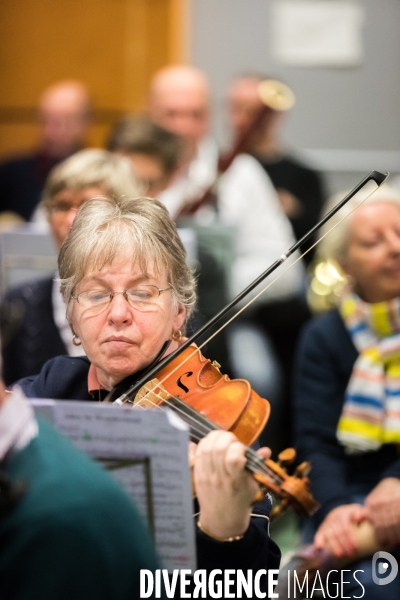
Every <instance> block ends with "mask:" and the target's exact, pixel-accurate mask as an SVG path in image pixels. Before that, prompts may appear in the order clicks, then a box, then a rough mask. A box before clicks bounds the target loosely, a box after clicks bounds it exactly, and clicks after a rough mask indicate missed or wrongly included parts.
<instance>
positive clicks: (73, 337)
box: [72, 333, 82, 346]
mask: <svg viewBox="0 0 400 600" xmlns="http://www.w3.org/2000/svg"><path fill="white" fill-rule="evenodd" d="M76 340H79V338H78V336H77V335H76V333H74V335H73V336H72V343H73V345H74V346H82V342H81V340H79V342H77V341H76Z"/></svg>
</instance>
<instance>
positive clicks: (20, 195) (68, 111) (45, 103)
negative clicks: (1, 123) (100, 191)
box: [0, 80, 91, 220]
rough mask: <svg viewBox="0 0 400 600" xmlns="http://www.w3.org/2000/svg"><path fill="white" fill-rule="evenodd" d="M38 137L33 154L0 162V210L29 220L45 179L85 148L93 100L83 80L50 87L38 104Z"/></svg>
mask: <svg viewBox="0 0 400 600" xmlns="http://www.w3.org/2000/svg"><path fill="white" fill-rule="evenodd" d="M38 122H39V139H38V145H37V149H36V150H34V151H33V152H32V153H29V154H25V155H21V156H17V157H14V158H12V159H10V160H6V161H5V162H3V163H2V164H0V212H3V211H12V212H14V213H17V214H18V215H19V216H20V217H22V218H23V219H25V220H29V219H30V218H31V216H32V214H33V212H34V210H35V208H36V206H37V205H38V203H39V200H40V195H41V192H42V189H43V186H44V182H45V180H46V178H47V175H48V174H49V172H50V171H51V169H52V168H53V167H54V166H55V165H56V164H57V163H58V162H60V161H61V160H64V159H65V158H67V157H68V156H70V155H71V154H74V153H75V152H76V151H78V150H80V149H82V148H83V147H84V146H85V143H86V136H87V133H88V128H89V126H90V122H91V102H90V98H89V93H88V90H87V88H86V86H85V85H84V84H83V83H82V82H80V81H73V80H71V81H69V80H68V81H60V82H58V83H55V84H54V85H52V86H51V87H49V88H47V89H46V90H45V91H44V92H43V94H42V96H41V98H40V101H39V106H38Z"/></svg>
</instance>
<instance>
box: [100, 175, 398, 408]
mask: <svg viewBox="0 0 400 600" xmlns="http://www.w3.org/2000/svg"><path fill="white" fill-rule="evenodd" d="M388 176H389V173H380V172H379V171H371V173H369V175H367V176H366V177H364V179H363V180H362V181H360V183H359V184H358V185H356V186H355V188H353V189H352V190H351V192H349V194H347V196H345V198H343V200H341V201H340V202H338V203H337V204H336V206H334V207H333V208H332V209H331V210H330V211H329V212H328V213H327V214H326V215H325V216H324V217H323V218H322V219H321V220H320V221H319V222H318V223H317V224H316V225H314V227H312V228H311V229H310V230H309V231H308V232H307V233H306V234H305V235H304V236H303V237H302V238H301V239H300V240H298V241H297V242H296V243H295V244H293V246H291V247H290V248H289V250H287V252H286V253H285V254H282V256H280V257H279V258H278V259H277V260H276V261H275V262H274V263H272V264H271V265H270V266H269V267H268V268H267V269H266V270H265V271H264V272H263V273H261V275H259V276H258V277H257V278H256V279H255V280H254V281H253V282H252V283H250V284H249V285H248V286H247V287H246V288H245V289H244V290H242V291H241V292H240V293H239V294H238V295H237V296H236V297H235V298H234V299H233V300H231V302H229V303H228V304H227V305H226V306H225V307H224V308H223V309H221V310H220V311H219V312H218V313H217V314H216V315H215V316H214V317H212V318H211V319H210V320H209V321H208V322H207V323H205V324H204V325H203V326H202V327H200V329H198V330H197V331H196V332H195V333H194V334H193V335H191V336H190V337H189V338H188V339H187V340H186V341H185V342H183V343H182V344H181V345H180V346H179V348H177V349H176V350H174V352H171V354H168V355H167V356H165V357H164V358H163V359H161V360H160V361H159V362H156V364H154V362H153V363H152V365H151V368H148V369H146V370H145V371H144V373H143V374H142V376H141V378H140V379H139V381H137V382H136V383H134V384H133V385H131V386H130V387H129V388H128V389H127V390H126V391H124V392H123V393H122V394H121V395H119V396H118V394H119V393H120V390H121V387H120V386H121V384H123V381H122V382H121V383H119V384H117V386H116V387H115V388H113V390H111V392H110V393H109V394H108V396H107V397H106V399H105V401H106V402H117V403H118V404H123V403H124V402H125V401H126V400H127V399H128V398H131V397H132V396H135V395H136V393H137V392H138V391H139V389H140V388H141V387H143V386H144V385H145V384H146V383H147V382H148V381H149V380H150V379H153V378H154V377H155V376H156V374H157V373H158V371H160V370H161V369H163V368H164V367H166V366H167V365H168V364H169V363H170V362H172V361H173V360H174V359H175V358H177V357H178V356H179V354H181V352H183V351H184V350H185V349H186V348H187V347H188V346H190V345H191V344H193V343H194V342H196V341H197V340H198V339H199V338H200V337H201V336H202V335H203V334H204V333H206V332H207V331H209V330H210V329H211V328H212V327H213V326H214V325H215V324H216V323H218V322H219V321H220V320H221V319H222V318H223V317H224V316H225V315H226V314H227V313H228V312H229V311H230V310H232V308H234V307H235V306H237V305H238V304H239V302H241V301H242V300H243V299H244V298H245V297H246V296H247V295H248V294H250V292H252V291H253V290H254V289H255V288H256V287H257V286H258V285H260V283H262V282H263V281H264V280H265V279H266V278H267V277H269V276H270V275H271V274H272V273H273V272H274V271H276V269H277V268H278V267H280V266H281V265H282V264H283V263H284V262H286V260H287V259H288V258H289V257H290V256H292V254H294V253H295V252H296V251H297V250H298V249H299V248H300V246H302V245H303V244H304V243H305V242H307V241H308V240H309V239H310V238H311V237H312V236H313V235H314V233H315V232H316V231H318V230H319V229H320V228H321V227H322V226H323V225H325V223H327V222H328V221H329V220H330V219H331V218H332V217H333V216H334V215H335V214H336V213H337V212H338V211H339V210H340V209H341V208H342V207H343V206H344V205H345V204H347V202H348V201H349V200H351V198H353V197H354V196H355V195H356V194H357V193H358V192H359V191H360V190H361V189H362V188H363V187H364V186H365V185H366V184H367V183H368V182H370V181H374V182H375V183H376V184H377V186H378V187H380V186H381V185H382V184H383V183H384V182H385V181H386V179H387V178H388ZM374 191H376V190H374ZM365 199H366V198H365ZM365 199H364V200H365ZM360 204H361V202H360ZM321 239H322V238H321ZM319 241H320V240H318V242H319ZM318 242H316V243H318ZM314 245H315V244H314ZM310 249H311V248H310ZM303 256H304V254H303ZM263 291H264V290H263ZM260 293H262V292H260ZM237 314H238V313H237ZM235 316H237V315H235ZM225 325H227V323H225V324H224V326H225ZM204 343H205V342H204ZM165 349H166V347H165V345H164V346H163V350H164V352H165ZM160 354H161V355H162V352H161V353H160Z"/></svg>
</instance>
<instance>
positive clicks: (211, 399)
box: [133, 345, 319, 518]
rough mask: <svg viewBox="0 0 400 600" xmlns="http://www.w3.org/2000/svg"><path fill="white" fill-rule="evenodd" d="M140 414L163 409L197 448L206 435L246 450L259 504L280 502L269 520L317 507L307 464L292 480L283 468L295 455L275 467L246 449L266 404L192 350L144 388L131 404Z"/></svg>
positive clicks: (282, 458)
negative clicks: (224, 437) (222, 434)
mask: <svg viewBox="0 0 400 600" xmlns="http://www.w3.org/2000/svg"><path fill="white" fill-rule="evenodd" d="M135 405H137V406H140V407H141V408H155V407H157V408H163V407H164V406H165V407H168V408H170V409H172V410H173V411H174V412H175V413H177V414H178V415H179V417H181V419H183V420H184V421H185V422H186V424H187V425H188V426H189V430H190V437H191V440H192V441H193V442H198V441H200V439H201V438H202V437H204V436H206V435H207V433H209V432H210V431H213V430H216V429H223V430H225V431H230V432H232V433H234V434H235V436H236V437H237V438H238V439H239V440H240V441H241V442H242V443H243V444H245V445H246V446H248V448H247V450H246V458H247V464H246V468H247V469H248V470H249V471H251V472H252V474H253V476H254V478H255V479H256V481H257V482H258V483H259V484H260V488H261V489H260V494H259V495H257V497H256V499H255V500H261V499H262V498H263V496H264V495H265V493H266V492H267V491H270V492H272V493H273V494H274V496H275V497H276V498H279V499H280V504H279V505H276V506H275V507H274V508H273V511H272V513H271V518H274V517H276V516H278V514H280V513H281V512H282V511H283V510H285V509H286V508H287V507H288V506H293V507H294V508H295V510H296V511H297V512H298V513H299V514H301V515H303V516H310V515H312V514H313V513H314V512H315V511H316V510H317V508H318V507H319V505H318V503H317V502H316V501H315V500H314V498H313V497H312V495H311V493H310V492H309V489H308V487H309V481H308V479H307V475H308V473H309V470H310V466H309V463H303V464H301V465H299V466H298V467H297V469H296V471H295V473H294V476H289V475H288V474H287V472H286V470H285V466H286V465H289V464H291V463H292V462H293V461H294V459H295V457H296V453H295V451H294V450H293V449H292V448H288V449H286V450H284V451H283V452H281V454H280V455H279V462H278V463H275V462H274V461H272V460H266V461H265V460H263V459H262V458H260V457H259V456H258V454H257V453H256V452H255V451H254V450H252V449H251V448H250V447H249V446H251V444H253V443H254V442H255V441H256V440H257V439H258V437H259V436H260V434H261V432H262V431H263V429H264V427H265V425H266V423H267V421H268V417H269V414H270V404H269V402H268V401H267V400H265V399H264V398H261V397H260V396H259V395H258V394H257V393H256V392H255V391H254V390H253V389H252V388H251V386H250V384H249V382H248V381H246V380H245V379H230V378H229V377H228V376H227V375H223V374H222V373H221V371H220V365H219V364H218V363H217V362H216V361H214V362H211V360H209V359H206V358H204V356H203V355H202V354H201V352H200V350H199V349H198V348H197V347H196V346H195V345H193V346H189V347H188V348H186V350H184V351H183V352H182V353H181V354H180V355H179V358H176V359H175V360H173V361H172V362H170V363H169V365H168V366H167V367H164V368H163V369H160V370H159V371H158V373H157V379H153V380H151V381H150V382H148V383H146V384H145V385H144V386H143V387H142V388H140V390H139V391H138V393H137V395H136V396H135V398H134V400H133V406H135Z"/></svg>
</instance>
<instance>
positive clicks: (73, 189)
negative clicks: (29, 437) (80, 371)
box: [2, 149, 139, 385]
mask: <svg viewBox="0 0 400 600" xmlns="http://www.w3.org/2000/svg"><path fill="white" fill-rule="evenodd" d="M99 195H100V196H104V195H107V196H110V197H111V198H113V197H115V198H120V197H121V196H126V197H129V198H132V197H135V196H138V195H139V190H138V186H137V183H136V181H135V178H134V176H133V173H132V169H131V165H130V162H129V160H128V159H127V158H124V157H122V156H116V155H114V154H111V153H110V152H106V151H105V150H93V149H92V150H82V151H81V152H77V153H76V154H74V155H73V156H71V157H70V158H68V159H67V160H65V161H63V162H62V163H61V164H59V165H57V167H55V168H54V169H53V170H52V171H51V173H50V175H49V177H48V179H47V181H46V185H45V188H44V192H43V197H42V203H41V205H40V207H41V210H42V211H43V212H44V213H45V215H46V221H47V222H48V225H49V227H50V230H51V233H52V236H53V239H54V243H55V246H56V248H57V249H59V248H60V247H61V244H62V243H63V241H64V240H65V238H66V236H67V234H68V232H69V230H70V228H71V225H72V223H73V220H74V218H75V216H76V212H77V210H78V208H79V207H80V206H81V205H82V204H83V203H84V202H86V200H88V199H89V198H93V196H99ZM10 306H11V307H12V306H21V307H22V309H23V310H22V312H23V317H22V319H21V322H19V323H18V327H17V328H16V331H15V332H14V333H15V335H14V336H13V337H12V339H11V340H10V341H9V343H8V344H7V345H4V347H3V350H2V354H3V377H4V380H5V383H6V384H7V385H11V384H12V383H14V382H15V381H16V380H17V379H20V378H21V377H26V376H28V375H35V374H36V373H38V372H39V371H40V369H41V368H42V366H43V365H44V363H45V362H46V361H47V360H49V359H50V358H53V357H54V356H57V355H59V354H70V355H72V356H73V355H75V356H77V355H80V354H81V353H82V349H81V348H78V347H77V346H75V345H74V344H73V343H72V341H71V336H70V335H69V332H70V330H69V325H68V323H67V321H66V320H65V308H64V304H63V302H62V300H61V297H60V294H59V284H58V282H57V281H56V280H55V279H54V275H53V276H51V277H46V278H42V279H36V280H33V281H29V282H27V283H24V284H23V285H19V286H17V287H14V288H11V289H10V290H9V291H8V292H7V294H6V296H5V299H4V302H3V312H5V313H6V314H7V309H8V307H10ZM3 341H4V337H3Z"/></svg>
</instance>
